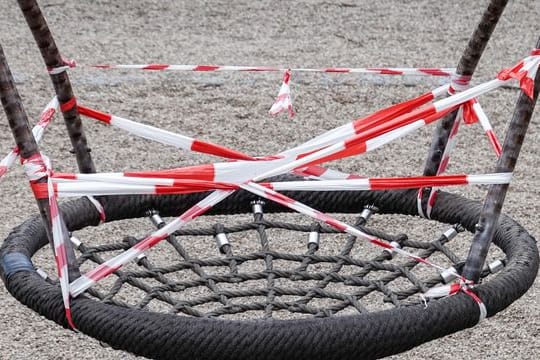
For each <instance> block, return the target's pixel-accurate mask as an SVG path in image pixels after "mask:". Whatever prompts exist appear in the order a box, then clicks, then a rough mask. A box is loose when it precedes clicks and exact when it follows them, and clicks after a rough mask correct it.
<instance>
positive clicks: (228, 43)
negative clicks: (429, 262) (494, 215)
mask: <svg viewBox="0 0 540 360" xmlns="http://www.w3.org/2000/svg"><path fill="white" fill-rule="evenodd" d="M40 5H41V7H42V10H43V12H44V14H45V16H46V18H47V20H48V23H49V26H50V28H51V30H52V32H53V35H54V36H55V39H56V43H57V45H58V47H59V49H60V51H61V52H62V54H64V56H65V57H67V58H73V59H75V60H76V61H77V62H78V63H79V64H80V66H79V68H75V69H73V70H71V71H70V78H71V81H72V84H73V87H74V92H75V96H76V97H77V99H78V100H80V101H81V102H83V103H85V104H87V105H89V106H92V107H94V108H98V109H101V110H103V111H106V112H110V113H113V114H117V115H119V116H124V117H126V118H131V119H137V120H140V121H144V122H146V123H148V124H153V125H156V126H159V127H162V128H165V129H169V130H171V131H178V132H180V133H183V134H187V135H190V136H194V137H196V138H200V139H206V140H210V141H212V142H214V143H218V144H223V145H227V146H229V147H232V148H235V149H239V150H243V151H245V152H247V153H249V154H255V155H267V154H273V153H276V152H278V151H280V150H283V149H284V148H287V147H290V146H291V145H293V144H299V143H301V142H303V141H306V140H307V139H309V138H310V137H313V136H315V135H317V134H320V133H322V132H323V131H324V130H327V129H331V128H333V127H336V126H338V125H341V124H344V123H346V122H349V121H352V120H354V119H356V118H358V117H360V116H361V115H366V114H368V113H370V112H373V111H375V110H377V109H379V108H381V107H383V106H388V105H390V104H392V103H396V102H399V101H403V100H406V99H408V98H410V97H413V96H415V95H419V94H421V93H423V92H425V91H428V90H430V89H432V88H434V87H436V86H438V85H439V84H440V81H441V79H440V78H419V77H415V78H411V77H403V78H401V77H398V76H395V77H394V76H385V75H380V76H370V77H366V76H361V75H358V74H320V73H318V74H310V73H308V74H306V73H298V74H297V73H293V75H292V78H291V89H292V95H293V106H294V109H295V111H296V113H297V115H296V116H295V117H294V118H288V117H287V116H286V114H280V115H278V116H275V117H272V116H270V115H269V114H268V109H269V108H270V106H271V105H272V103H273V101H274V99H275V96H276V95H277V93H278V90H279V86H280V84H281V78H282V73H279V72H278V73H192V72H142V71H137V70H131V71H121V70H96V69H92V68H90V67H89V66H88V65H93V64H112V63H114V64H141V63H163V64H219V65H260V66H279V67H313V68H319V67H382V66H388V67H454V66H455V65H456V64H457V61H458V59H459V56H460V54H461V52H462V50H463V49H464V47H465V45H466V42H467V39H468V37H469V35H470V34H471V33H472V31H473V29H474V26H475V25H476V23H477V22H478V20H479V19H480V16H481V14H482V12H483V11H484V8H485V7H486V5H487V1H485V0H482V1H474V2H471V1H466V0H459V1H446V2H442V1H429V0H424V1H421V0H416V1H411V2H407V4H404V3H403V2H399V1H386V0H383V1H378V2H354V1H337V2H334V1H315V0H313V1H311V0H306V1H296V2H291V1H256V2H253V1H244V0H239V1H224V0H223V1H212V0H211V1H204V2H202V1H201V2H198V1H170V2H161V1H148V0H141V1H121V2H120V1H117V2H109V1H101V0H99V1H92V2H90V1H89V2H81V1H70V0H65V1H62V0H51V1H40ZM539 18H540V2H538V1H532V0H531V1H525V0H521V1H512V2H510V3H509V4H508V6H507V8H506V10H505V13H504V14H503V17H502V19H501V21H500V22H499V24H498V26H497V28H496V29H495V32H494V34H493V36H492V39H491V41H490V43H489V44H488V46H487V49H486V51H485V53H484V55H483V58H482V60H481V61H480V64H479V66H478V68H477V73H476V75H475V77H474V78H473V84H478V83H480V82H483V81H487V80H490V79H493V78H494V77H495V76H496V74H497V72H498V71H499V70H501V69H503V68H505V67H509V66H512V65H514V64H515V63H516V62H517V61H519V60H520V59H522V58H523V57H525V56H527V55H528V53H529V52H530V50H531V49H532V48H533V47H534V45H535V43H536V41H537V39H538V36H539V35H540V27H539V22H538V19H539ZM0 24H2V25H0V44H2V47H3V49H4V52H5V54H6V57H7V59H8V62H9V63H10V66H11V70H12V72H13V74H14V77H15V80H16V84H17V87H18V90H19V92H20V94H21V97H22V99H23V102H24V106H25V108H26V112H27V114H28V115H29V118H30V119H31V120H30V121H31V122H32V123H34V122H35V121H36V119H37V117H38V116H39V113H40V111H41V110H42V108H43V107H44V106H45V105H46V104H47V102H48V101H49V100H50V99H51V98H52V96H53V93H54V92H53V89H52V85H51V84H50V80H49V77H48V74H47V72H46V70H45V68H44V64H43V62H42V60H41V56H40V54H39V51H38V49H37V47H36V45H35V43H34V40H33V38H32V35H31V33H30V31H29V29H28V28H27V26H26V23H25V21H24V18H23V16H22V14H21V11H20V10H19V8H18V7H17V6H16V4H15V2H13V1H8V0H0ZM424 80H425V82H424ZM517 96H518V90H517V88H513V87H508V88H504V89H500V90H498V91H495V92H493V93H490V94H488V95H485V96H482V97H481V98H479V100H480V103H481V104H482V106H483V108H484V110H485V111H486V113H487V114H488V116H489V118H490V120H491V122H492V124H493V127H494V129H495V131H496V133H497V134H498V135H499V137H500V138H501V141H502V140H503V134H504V131H505V128H506V125H507V124H508V122H509V120H510V118H511V115H512V111H513V105H514V103H515V100H516V98H517ZM539 113H540V111H538V106H537V111H536V113H535V115H534V116H533V119H532V122H531V125H530V128H529V132H528V134H527V136H526V138H525V144H524V146H523V150H522V153H521V156H520V158H519V161H518V164H517V167H516V170H515V175H514V179H513V181H512V184H511V186H510V190H509V194H508V196H507V198H506V202H505V205H504V207H503V211H504V212H505V213H507V214H510V215H511V216H512V217H513V218H514V219H516V220H517V221H518V222H520V223H521V224H522V225H523V226H524V227H525V228H526V229H528V230H529V231H530V232H531V234H532V235H533V236H535V237H538V236H539V235H540V223H539V222H538V220H537V218H536V214H538V212H539V211H540V191H539V190H538V189H539V188H540V173H539V172H538V169H539V168H540V159H539V157H538V151H539V150H538V144H539V143H540V130H539V129H540V115H539ZM84 126H85V130H86V132H87V137H88V140H89V144H90V146H91V148H92V155H93V157H94V161H95V163H96V165H97V168H98V171H100V172H105V171H125V170H137V169H157V168H164V167H172V166H178V165H188V164H192V163H193V164H195V163H200V162H201V161H206V162H207V161H214V159H215V158H211V157H209V156H208V157H202V160H200V159H201V158H200V157H196V156H194V155H191V154H186V153H183V152H180V151H174V150H173V151H171V149H170V148H167V147H164V146H160V145H154V144H153V143H150V142H149V141H145V140H140V139H136V138H135V137H133V136H130V135H129V134H126V133H124V132H122V131H120V130H117V129H112V128H108V127H105V126H102V125H100V124H95V123H90V122H89V121H88V122H87V121H85V122H84ZM433 129H434V126H430V127H429V128H427V129H422V131H420V132H419V133H416V134H414V135H412V136H410V137H408V138H406V139H403V140H402V141H399V142H398V143H396V144H392V145H391V146H389V147H387V148H384V149H379V150H377V151H375V152H374V153H373V154H370V155H369V156H365V157H364V156H363V157H358V158H354V159H349V160H347V161H343V162H340V163H338V164H337V165H336V166H338V167H339V168H341V169H343V170H346V171H348V172H356V173H358V174H361V175H366V176H399V175H415V174H417V175H418V174H420V173H421V171H422V168H423V164H424V159H425V155H426V153H427V151H428V145H429V142H430V140H431V132H432V131H433ZM12 146H13V139H12V136H11V132H10V130H9V127H8V125H7V121H6V119H5V114H4V113H3V112H1V113H0V157H1V156H4V155H5V154H7V152H8V151H9V149H11V147H12ZM42 150H43V152H44V153H45V154H47V155H48V156H49V157H50V158H51V159H52V160H53V168H54V169H55V170H57V171H66V172H67V171H75V169H76V164H75V161H74V158H73V156H72V154H70V152H69V150H70V144H69V139H68V138H67V135H66V131H65V127H64V125H63V124H62V121H61V120H60V119H58V118H56V119H55V120H54V122H53V124H52V125H51V127H50V129H48V130H47V132H46V134H45V137H44V139H43V147H42ZM452 161H453V162H452V165H451V167H450V169H449V173H461V172H467V173H472V174H475V173H487V172H492V171H493V170H494V167H495V162H496V158H495V156H494V154H493V152H492V150H491V148H490V145H489V142H488V141H487V139H486V138H485V136H484V135H483V132H482V130H481V128H480V126H479V125H478V124H475V125H471V126H464V127H463V128H462V133H460V139H459V142H458V145H457V149H456V155H455V158H453V159H452ZM485 190H486V187H480V188H477V189H470V190H469V189H456V191H458V192H463V193H466V194H468V195H470V196H472V197H477V198H479V199H480V198H481V197H482V196H484V194H485ZM0 194H1V195H0V200H1V204H2V206H0V219H2V221H0V238H1V239H4V238H5V237H6V236H7V234H8V233H9V231H10V229H12V228H13V227H14V226H16V225H17V224H19V223H21V222H22V221H23V220H24V219H26V218H28V217H29V216H30V215H33V214H35V213H36V212H37V206H36V204H35V201H34V200H33V197H32V194H31V191H30V189H29V187H28V184H27V182H26V181H25V180H24V174H23V172H22V169H21V167H20V166H14V168H13V169H12V171H10V172H9V173H8V174H7V175H6V176H5V177H3V178H2V179H1V180H0ZM146 230H147V229H146ZM39 257H41V258H45V257H51V258H52V255H51V254H50V252H46V251H42V252H41V253H40V254H39ZM50 263H51V264H52V260H50ZM50 270H51V271H53V270H52V268H51V269H50ZM0 304H1V306H2V311H0V359H53V358H54V359H78V360H82V359H103V360H105V359H107V360H108V359H111V360H112V359H131V358H135V357H134V356H132V355H130V354H127V353H124V352H120V351H114V350H112V349H110V348H108V347H106V346H103V345H102V344H100V343H99V342H97V341H96V340H94V339H92V338H90V337H87V336H85V335H83V334H79V333H74V332H71V331H69V330H65V329H62V328H61V327H59V326H58V325H56V324H54V323H52V322H50V321H48V320H46V319H44V318H42V317H40V316H39V315H37V314H35V313H34V312H32V311H31V310H29V309H27V308H26V307H25V306H23V305H21V304H19V303H18V302H17V301H16V300H15V299H13V298H12V297H11V296H10V295H9V294H8V293H7V291H6V290H5V288H4V287H3V286H1V287H0ZM539 315H540V285H539V283H538V281H537V282H536V283H535V285H533V287H532V288H531V289H530V290H529V291H528V292H527V293H526V294H525V295H524V296H523V297H522V298H521V299H519V300H518V301H517V302H515V303H514V304H512V305H511V306H510V307H509V308H508V309H506V310H505V311H503V312H501V313H499V314H498V315H496V316H495V317H493V318H490V319H487V320H486V321H484V322H482V323H480V324H479V325H477V326H476V327H474V328H472V329H468V330H464V331H460V332H458V333H456V334H453V335H450V336H447V337H445V338H442V339H438V340H435V341H432V342H430V343H427V344H424V345H422V346H419V347H417V348H415V349H413V350H410V351H408V352H406V353H403V354H400V355H396V356H395V357H393V358H395V359H416V358H437V359H479V358H486V359H487V358H490V359H537V358H538V356H539V354H540V352H539V349H540V340H539V339H540V316H539Z"/></svg>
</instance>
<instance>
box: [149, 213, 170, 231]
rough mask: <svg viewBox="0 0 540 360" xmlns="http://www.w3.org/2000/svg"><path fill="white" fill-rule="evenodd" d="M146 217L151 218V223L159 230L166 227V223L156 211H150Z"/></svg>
mask: <svg viewBox="0 0 540 360" xmlns="http://www.w3.org/2000/svg"><path fill="white" fill-rule="evenodd" d="M146 216H148V217H149V218H150V221H151V222H152V224H154V226H155V227H156V228H158V229H161V228H162V227H163V226H164V225H165V221H164V220H163V219H162V218H161V216H159V213H158V212H157V211H156V210H148V211H147V212H146Z"/></svg>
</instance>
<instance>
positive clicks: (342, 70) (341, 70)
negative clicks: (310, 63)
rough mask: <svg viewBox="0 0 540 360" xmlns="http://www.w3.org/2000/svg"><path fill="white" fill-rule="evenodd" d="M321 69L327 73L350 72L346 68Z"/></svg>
mask: <svg viewBox="0 0 540 360" xmlns="http://www.w3.org/2000/svg"><path fill="white" fill-rule="evenodd" d="M323 71H324V72H328V73H348V72H351V70H350V69H347V68H324V69H323Z"/></svg>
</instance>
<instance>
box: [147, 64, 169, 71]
mask: <svg viewBox="0 0 540 360" xmlns="http://www.w3.org/2000/svg"><path fill="white" fill-rule="evenodd" d="M168 67H169V65H167V64H149V65H146V66H145V67H143V70H165V69H166V68H168Z"/></svg>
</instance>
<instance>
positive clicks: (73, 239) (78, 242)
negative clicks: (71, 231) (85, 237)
mask: <svg viewBox="0 0 540 360" xmlns="http://www.w3.org/2000/svg"><path fill="white" fill-rule="evenodd" d="M69 240H70V241H71V243H72V244H73V246H74V247H75V249H77V250H79V248H80V247H81V245H82V242H81V240H79V239H78V238H77V237H75V236H73V235H72V236H70V237H69Z"/></svg>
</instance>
